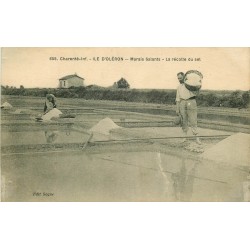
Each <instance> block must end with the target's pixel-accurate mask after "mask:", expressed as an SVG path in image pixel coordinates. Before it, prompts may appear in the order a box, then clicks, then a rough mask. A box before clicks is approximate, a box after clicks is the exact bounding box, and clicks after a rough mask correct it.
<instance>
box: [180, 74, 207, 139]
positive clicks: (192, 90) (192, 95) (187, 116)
mask: <svg viewBox="0 0 250 250" xmlns="http://www.w3.org/2000/svg"><path fill="white" fill-rule="evenodd" d="M178 79H179V77H178ZM202 79H203V75H202V74H201V72H199V71H197V70H189V71H187V72H186V74H185V76H184V83H183V84H180V85H179V86H178V88H177V92H176V113H177V114H180V116H181V118H182V130H183V133H184V137H186V136H187V132H188V125H190V127H191V130H192V133H193V135H194V136H196V143H197V144H201V141H200V139H199V137H198V132H197V104H196V96H197V95H198V94H199V90H200V88H201V85H202ZM179 81H180V80H179ZM185 141H186V138H185V139H184V140H183V142H185Z"/></svg>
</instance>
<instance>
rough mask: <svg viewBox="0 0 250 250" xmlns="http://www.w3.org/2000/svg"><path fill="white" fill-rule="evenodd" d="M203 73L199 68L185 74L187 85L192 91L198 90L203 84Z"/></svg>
mask: <svg viewBox="0 0 250 250" xmlns="http://www.w3.org/2000/svg"><path fill="white" fill-rule="evenodd" d="M202 79H203V75H202V74H201V72H199V71H198V70H189V71H187V72H186V74H185V76H184V84H185V87H186V88H187V89H188V90H190V91H198V90H200V88H201V85H202Z"/></svg>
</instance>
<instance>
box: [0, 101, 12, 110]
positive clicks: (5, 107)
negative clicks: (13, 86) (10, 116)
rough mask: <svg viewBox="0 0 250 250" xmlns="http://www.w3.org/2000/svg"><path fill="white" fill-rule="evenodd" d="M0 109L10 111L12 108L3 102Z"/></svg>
mask: <svg viewBox="0 0 250 250" xmlns="http://www.w3.org/2000/svg"><path fill="white" fill-rule="evenodd" d="M1 108H3V109H11V108H13V107H12V105H11V104H9V103H8V102H5V103H4V104H2V106H1Z"/></svg>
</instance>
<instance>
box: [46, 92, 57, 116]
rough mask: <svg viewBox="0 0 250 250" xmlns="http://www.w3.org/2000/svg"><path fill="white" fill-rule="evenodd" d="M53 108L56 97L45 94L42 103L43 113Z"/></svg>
mask: <svg viewBox="0 0 250 250" xmlns="http://www.w3.org/2000/svg"><path fill="white" fill-rule="evenodd" d="M53 108H56V97H55V96H54V95H53V94H47V95H46V99H45V103H44V109H43V111H44V114H46V113H48V112H49V111H50V110H52V109H53Z"/></svg>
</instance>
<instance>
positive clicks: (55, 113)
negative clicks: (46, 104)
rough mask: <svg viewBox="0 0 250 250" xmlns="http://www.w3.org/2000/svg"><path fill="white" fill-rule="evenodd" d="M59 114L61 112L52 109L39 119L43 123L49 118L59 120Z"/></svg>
mask: <svg viewBox="0 0 250 250" xmlns="http://www.w3.org/2000/svg"><path fill="white" fill-rule="evenodd" d="M60 114H62V112H61V111H60V110H59V109H57V108H53V109H52V110H50V111H49V112H48V113H46V114H45V115H43V116H42V117H41V118H42V119H43V121H49V120H51V118H59V116H60Z"/></svg>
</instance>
